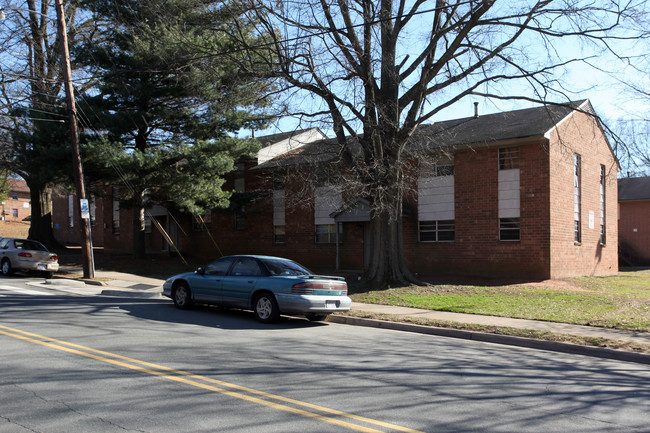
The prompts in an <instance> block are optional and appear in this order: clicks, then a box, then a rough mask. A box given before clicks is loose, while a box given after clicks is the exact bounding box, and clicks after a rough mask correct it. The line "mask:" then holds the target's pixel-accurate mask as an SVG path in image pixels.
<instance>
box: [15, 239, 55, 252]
mask: <svg viewBox="0 0 650 433" xmlns="http://www.w3.org/2000/svg"><path fill="white" fill-rule="evenodd" d="M15 245H16V248H17V249H19V250H30V251H47V248H45V247H44V246H43V245H42V244H40V243H39V242H34V241H28V240H22V239H16V241H15Z"/></svg>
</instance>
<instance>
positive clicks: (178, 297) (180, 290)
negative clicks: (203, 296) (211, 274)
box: [172, 283, 193, 310]
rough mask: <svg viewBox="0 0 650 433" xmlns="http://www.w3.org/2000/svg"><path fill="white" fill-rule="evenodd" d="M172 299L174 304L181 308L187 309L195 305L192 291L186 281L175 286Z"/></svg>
mask: <svg viewBox="0 0 650 433" xmlns="http://www.w3.org/2000/svg"><path fill="white" fill-rule="evenodd" d="M172 299H173V300H174V305H176V307H178V308H180V309H181V310H187V309H190V308H192V306H193V302H192V292H191V291H190V288H189V286H188V285H187V284H186V283H179V284H178V285H177V286H176V287H175V288H174V294H173V296H172Z"/></svg>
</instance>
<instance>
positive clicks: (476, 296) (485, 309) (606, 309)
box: [350, 270, 650, 332]
mask: <svg viewBox="0 0 650 433" xmlns="http://www.w3.org/2000/svg"><path fill="white" fill-rule="evenodd" d="M350 296H351V297H352V299H353V300H354V301H356V302H366V303H374V304H386V305H399V306H405V307H415V308H423V309H429V310H441V311H453V312H461V313H470V314H486V315H492V316H502V317H515V318H521V319H533V320H547V321H551V322H564V323H573V324H580V325H592V326H602V327H608V328H618V329H627V330H635V331H646V332H647V331H650V270H634V271H625V272H620V273H619V274H618V275H615V276H610V277H580V278H572V279H567V280H561V281H548V282H541V283H531V284H512V285H502V286H477V285H444V284H441V285H430V286H409V287H399V288H391V289H388V290H382V291H367V292H358V293H354V294H351V295H350Z"/></svg>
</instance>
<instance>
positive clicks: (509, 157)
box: [498, 147, 521, 241]
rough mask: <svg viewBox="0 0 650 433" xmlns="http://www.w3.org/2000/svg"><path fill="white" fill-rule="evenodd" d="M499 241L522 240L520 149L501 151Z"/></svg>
mask: <svg viewBox="0 0 650 433" xmlns="http://www.w3.org/2000/svg"><path fill="white" fill-rule="evenodd" d="M498 182H499V185H498V191H499V192H498V194H499V197H498V198H499V240H500V241H519V240H521V225H520V219H519V218H520V213H521V201H520V194H521V192H520V190H521V181H520V170H519V148H518V147H505V148H500V149H499V175H498Z"/></svg>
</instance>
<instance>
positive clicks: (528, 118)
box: [259, 99, 593, 169]
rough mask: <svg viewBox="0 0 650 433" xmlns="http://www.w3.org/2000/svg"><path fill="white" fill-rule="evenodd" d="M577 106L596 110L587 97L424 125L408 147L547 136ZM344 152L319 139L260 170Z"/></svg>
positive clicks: (326, 158)
mask: <svg viewBox="0 0 650 433" xmlns="http://www.w3.org/2000/svg"><path fill="white" fill-rule="evenodd" d="M577 109H578V110H582V111H586V112H589V113H593V108H592V106H591V103H590V102H589V100H587V99H585V100H581V101H575V102H571V103H570V104H568V105H545V106H540V107H534V108H526V109H522V110H514V111H507V112H503V113H495V114H486V115H482V116H476V117H468V118H464V119H454V120H447V121H443V122H436V123H432V124H425V125H420V127H419V128H418V129H417V130H416V131H415V133H414V134H413V136H412V137H411V139H410V140H409V143H408V145H407V149H408V148H411V149H412V150H416V149H417V150H422V149H423V148H424V150H433V149H436V148H444V147H455V146H462V145H466V146H479V145H485V144H490V143H496V142H501V141H503V140H514V139H523V138H527V137H543V136H544V134H546V133H547V132H549V131H550V130H551V129H552V128H553V127H555V126H556V125H557V124H558V123H560V122H561V121H562V120H563V119H565V118H566V117H567V116H568V115H569V114H571V113H572V112H573V111H575V110H577ZM340 151H341V149H340V146H339V144H338V143H337V141H336V140H335V139H327V140H319V141H315V142H313V143H309V144H307V145H305V146H303V147H302V148H300V149H297V150H296V151H294V152H289V153H286V154H283V155H280V156H278V157H276V158H274V159H272V160H270V161H267V162H265V163H263V164H260V166H259V169H266V168H275V167H281V166H291V165H302V164H307V163H311V164H313V163H322V162H327V161H332V160H335V159H336V158H337V157H339V156H340Z"/></svg>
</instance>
